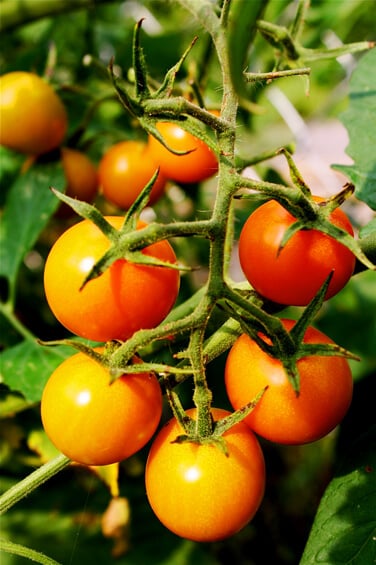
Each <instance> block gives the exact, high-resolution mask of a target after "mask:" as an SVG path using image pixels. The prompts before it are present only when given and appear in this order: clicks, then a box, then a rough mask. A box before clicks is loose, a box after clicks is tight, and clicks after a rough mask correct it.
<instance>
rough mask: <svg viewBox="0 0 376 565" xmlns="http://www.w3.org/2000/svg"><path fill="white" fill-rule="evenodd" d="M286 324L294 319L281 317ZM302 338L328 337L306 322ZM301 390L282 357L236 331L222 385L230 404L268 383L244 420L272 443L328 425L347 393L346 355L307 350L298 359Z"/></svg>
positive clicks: (311, 434)
mask: <svg viewBox="0 0 376 565" xmlns="http://www.w3.org/2000/svg"><path fill="white" fill-rule="evenodd" d="M283 323H284V326H285V327H286V329H288V330H290V329H291V328H292V327H293V325H294V323H295V322H294V321H293V320H283ZM304 342H305V343H333V342H332V340H331V339H330V338H329V337H328V336H326V335H325V334H323V333H322V332H320V331H319V330H317V329H315V328H313V327H309V328H308V329H307V331H306V334H305V336H304ZM297 366H298V370H299V375H300V394H299V396H296V394H295V392H294V390H293V388H292V385H291V384H290V382H289V380H288V378H287V374H286V372H285V370H284V368H283V366H282V363H281V361H279V360H278V359H274V358H273V357H271V356H269V355H268V354H267V353H265V352H264V351H263V350H262V349H260V347H259V346H258V345H257V344H256V342H255V341H253V340H252V339H251V338H250V337H249V336H248V335H246V334H243V335H241V336H240V337H239V338H238V339H237V340H236V341H235V343H234V345H233V346H232V348H231V349H230V352H229V354H228V357H227V361H226V367H225V385H226V390H227V394H228V397H229V399H230V402H231V404H232V406H233V407H234V408H235V409H238V408H241V407H242V406H245V405H246V404H248V402H251V401H252V400H253V399H254V398H255V396H256V395H257V394H258V393H259V392H260V391H261V390H262V389H263V388H264V387H265V386H268V389H267V390H266V392H265V393H264V395H263V396H262V398H261V400H260V401H259V402H258V404H257V405H256V407H255V408H254V410H253V411H252V412H251V413H250V414H249V415H248V416H247V417H246V418H245V420H244V421H245V423H246V424H248V426H249V427H250V428H251V429H252V430H253V431H254V432H256V433H257V434H258V435H260V436H262V437H264V438H266V439H268V440H270V441H274V442H276V443H282V444H291V445H293V444H303V443H308V442H312V441H316V440H318V439H320V438H322V437H323V436H325V435H326V434H328V433H329V432H330V431H331V430H333V429H334V428H335V427H336V426H337V425H338V424H339V423H340V422H341V420H342V419H343V417H344V416H345V414H346V412H347V410H348V408H349V406H350V403H351V399H352V390H353V381H352V376H351V370H350V366H349V363H348V361H347V359H345V358H344V357H339V356H338V357H337V356H324V355H322V356H321V355H311V356H307V357H303V358H302V359H299V361H298V362H297Z"/></svg>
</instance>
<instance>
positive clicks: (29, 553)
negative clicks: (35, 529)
mask: <svg viewBox="0 0 376 565" xmlns="http://www.w3.org/2000/svg"><path fill="white" fill-rule="evenodd" d="M0 551H4V552H5V553H10V554H11V555H19V556H20V557H25V558H26V559H29V560H30V561H34V562H35V563H41V565H60V564H59V562H58V561H55V559H51V557H47V555H44V553H41V552H40V551H35V549H30V548H29V547H25V546H24V545H20V544H18V543H13V542H12V541H8V540H3V539H0Z"/></svg>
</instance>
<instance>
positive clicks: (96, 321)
mask: <svg viewBox="0 0 376 565" xmlns="http://www.w3.org/2000/svg"><path fill="white" fill-rule="evenodd" d="M107 219H108V221H109V222H110V223H111V224H112V225H113V226H114V227H116V228H118V229H119V228H120V227H121V225H122V223H123V218H122V217H120V216H111V217H108V218H107ZM143 225H144V224H142V223H140V224H139V227H142V226H143ZM109 247H110V242H109V240H108V239H107V238H106V237H105V236H104V235H103V233H102V232H101V231H100V230H99V228H98V227H96V226H95V225H94V224H93V223H92V222H90V221H88V220H84V221H82V222H79V223H78V224H76V225H74V226H72V227H71V228H69V229H68V230H66V231H65V232H64V233H63V234H62V235H61V236H60V237H59V239H58V240H57V241H56V242H55V244H54V245H53V247H52V248H51V250H50V253H49V255H48V257H47V261H46V265H45V270H44V288H45V293H46V298H47V301H48V304H49V306H50V308H51V310H52V312H53V313H54V315H55V316H56V318H57V319H58V320H59V321H60V322H61V323H62V324H63V325H64V326H65V327H66V328H67V329H69V330H70V331H71V332H73V333H75V334H77V335H79V336H82V337H85V338H87V339H92V340H95V341H108V340H111V339H123V340H124V339H127V338H128V337H130V336H131V335H132V334H133V333H134V332H135V331H137V330H138V329H141V328H151V327H154V326H156V325H158V324H159V323H160V322H161V321H162V320H163V319H164V318H165V317H166V316H167V314H168V313H169V311H170V310H171V308H172V306H173V305H174V302H175V300H176V297H177V294H178V290H179V273H178V271H177V270H176V269H173V268H171V269H169V268H166V267H158V266H149V265H140V264H135V263H131V262H129V261H126V260H123V259H120V260H117V261H115V262H114V263H113V264H112V265H111V267H110V268H109V269H108V270H106V271H105V272H104V273H103V274H102V275H101V276H99V277H97V278H95V279H93V280H91V281H89V282H88V283H87V284H86V285H85V286H84V288H82V289H81V286H82V284H83V282H84V280H85V277H86V275H87V274H88V273H89V272H90V270H91V268H92V267H93V265H94V264H95V262H96V261H98V260H99V259H100V258H101V256H102V255H103V254H104V253H105V252H106V251H107V249H108V248H109ZM143 253H144V254H145V255H150V256H153V257H156V258H158V259H160V260H162V261H166V262H169V263H176V257H175V254H174V251H173V249H172V247H171V245H170V244H169V243H168V242H167V241H160V242H157V243H155V244H153V245H150V246H148V247H147V248H145V249H144V250H143ZM62 273H64V275H63V276H62Z"/></svg>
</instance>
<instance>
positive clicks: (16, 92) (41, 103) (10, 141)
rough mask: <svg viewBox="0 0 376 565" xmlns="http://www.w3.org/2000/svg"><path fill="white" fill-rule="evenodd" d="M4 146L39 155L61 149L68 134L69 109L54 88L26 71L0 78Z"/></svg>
mask: <svg viewBox="0 0 376 565" xmlns="http://www.w3.org/2000/svg"><path fill="white" fill-rule="evenodd" d="M0 123H1V128H0V144H1V145H5V146H6V147H9V148H10V149H14V150H15V151H19V152H21V153H26V154H31V155H39V154H42V153H46V152H48V151H50V150H52V149H55V148H56V147H58V146H59V145H60V144H61V143H62V141H63V138H64V136H65V133H66V130H67V113H66V110H65V107H64V105H63V103H62V101H61V100H60V98H59V97H58V95H57V94H56V93H55V91H54V90H53V88H52V87H51V86H50V85H49V84H48V83H47V82H45V81H44V80H43V79H42V78H40V77H39V76H38V75H35V74H33V73H28V72H24V71H15V72H11V73H7V74H5V75H3V76H2V77H0Z"/></svg>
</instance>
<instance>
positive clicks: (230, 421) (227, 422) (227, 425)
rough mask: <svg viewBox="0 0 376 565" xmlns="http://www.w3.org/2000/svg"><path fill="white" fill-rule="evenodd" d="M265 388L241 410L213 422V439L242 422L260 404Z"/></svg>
mask: <svg viewBox="0 0 376 565" xmlns="http://www.w3.org/2000/svg"><path fill="white" fill-rule="evenodd" d="M267 388H268V387H267V386H266V387H264V388H263V389H262V390H260V392H259V393H258V394H257V395H256V396H255V398H253V400H251V402H248V403H247V404H246V405H245V406H243V407H242V408H239V409H238V410H236V411H235V412H232V413H231V414H230V415H229V416H226V417H225V418H221V419H220V420H217V421H216V422H214V430H213V437H215V438H218V437H220V436H222V435H223V434H224V433H225V432H227V431H228V430H229V429H231V428H232V427H233V426H235V425H236V424H239V422H242V421H243V420H244V418H246V417H247V416H248V414H250V413H251V412H252V410H253V409H254V408H255V407H256V406H257V404H258V403H259V402H260V400H261V398H262V397H263V396H264V394H265V392H266V390H267Z"/></svg>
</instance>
